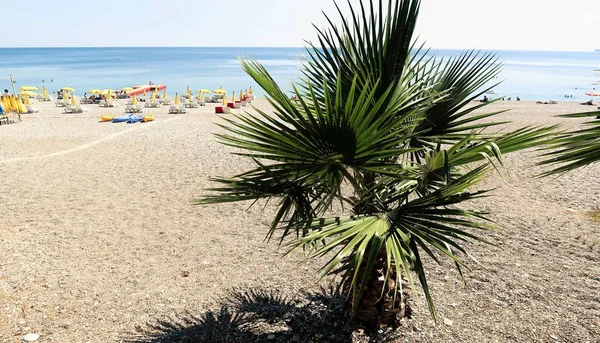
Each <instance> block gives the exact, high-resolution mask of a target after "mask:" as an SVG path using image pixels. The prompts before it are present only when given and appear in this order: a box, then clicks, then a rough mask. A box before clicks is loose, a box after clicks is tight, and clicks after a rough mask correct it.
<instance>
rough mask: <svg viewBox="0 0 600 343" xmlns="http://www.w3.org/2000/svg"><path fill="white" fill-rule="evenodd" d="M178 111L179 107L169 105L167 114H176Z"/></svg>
mask: <svg viewBox="0 0 600 343" xmlns="http://www.w3.org/2000/svg"><path fill="white" fill-rule="evenodd" d="M178 113H179V107H177V106H175V105H171V107H170V108H169V114H178Z"/></svg>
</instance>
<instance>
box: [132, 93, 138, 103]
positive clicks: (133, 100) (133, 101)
mask: <svg viewBox="0 0 600 343" xmlns="http://www.w3.org/2000/svg"><path fill="white" fill-rule="evenodd" d="M131 104H132V105H134V106H135V105H137V104H138V99H137V95H135V94H134V95H133V99H131Z"/></svg>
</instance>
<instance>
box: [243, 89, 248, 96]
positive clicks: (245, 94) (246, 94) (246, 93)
mask: <svg viewBox="0 0 600 343" xmlns="http://www.w3.org/2000/svg"><path fill="white" fill-rule="evenodd" d="M244 97H246V98H247V97H248V88H246V92H245V93H244Z"/></svg>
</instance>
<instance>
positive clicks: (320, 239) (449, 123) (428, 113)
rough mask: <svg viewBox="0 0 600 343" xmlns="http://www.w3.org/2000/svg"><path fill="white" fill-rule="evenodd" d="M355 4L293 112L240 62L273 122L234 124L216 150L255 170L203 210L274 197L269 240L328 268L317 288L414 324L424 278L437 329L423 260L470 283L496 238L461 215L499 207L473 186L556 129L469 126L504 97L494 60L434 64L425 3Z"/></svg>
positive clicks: (372, 321) (327, 42) (250, 64)
mask: <svg viewBox="0 0 600 343" xmlns="http://www.w3.org/2000/svg"><path fill="white" fill-rule="evenodd" d="M365 3H367V7H364V4H365ZM349 5H350V13H351V14H350V15H349V16H347V17H344V16H343V15H342V11H341V10H339V8H338V10H339V13H340V15H341V16H342V21H341V23H342V24H341V26H340V27H338V26H336V25H335V24H334V21H333V20H331V19H330V18H329V17H327V20H328V21H329V23H330V27H329V28H328V29H324V30H320V29H318V41H319V42H318V45H319V46H320V47H316V46H314V45H312V44H311V43H308V47H307V57H306V61H305V64H304V66H303V67H302V72H303V73H304V76H303V77H302V78H300V79H299V80H298V81H297V82H295V83H294V85H293V89H294V92H295V95H296V97H297V102H296V101H293V100H290V99H289V97H288V96H287V95H286V94H285V93H284V92H283V91H282V90H281V89H280V88H279V86H278V85H277V84H276V83H275V81H274V80H273V79H272V77H271V76H270V75H269V73H268V72H267V70H266V69H265V68H264V67H262V66H261V65H260V64H259V63H257V62H254V61H249V60H242V62H241V63H242V66H243V68H244V70H245V71H246V72H247V73H248V74H249V75H250V76H251V77H252V78H253V79H254V80H255V81H256V82H257V83H258V84H259V85H260V86H261V87H262V88H263V89H264V91H265V93H266V94H267V98H268V101H269V102H270V104H271V105H272V106H273V108H274V112H273V113H265V112H263V111H261V110H259V109H256V111H257V112H258V115H249V114H235V115H233V118H231V119H224V120H225V123H224V124H220V126H221V127H222V128H223V129H224V131H225V132H224V133H222V134H218V135H217V137H218V139H219V141H220V142H221V143H222V144H225V145H229V146H232V147H234V148H236V149H237V150H238V151H239V152H236V154H238V155H240V156H243V157H245V158H248V159H251V160H252V161H253V163H254V165H255V167H254V168H252V169H250V170H247V171H245V172H243V173H241V174H238V175H235V176H233V177H229V178H226V177H218V178H213V179H212V180H213V181H215V182H216V183H218V184H220V186H219V187H215V188H212V189H211V190H212V191H213V192H215V194H213V195H210V196H206V197H204V198H202V199H199V200H197V201H195V203H196V204H210V203H222V202H233V201H245V200H251V201H257V200H259V199H272V198H274V199H278V200H279V203H278V210H277V211H276V213H275V216H274V218H273V221H272V223H271V226H270V229H269V231H268V234H267V237H268V238H269V239H271V238H276V239H277V240H278V241H279V242H280V244H285V246H286V247H289V248H290V249H303V250H304V251H305V252H306V254H307V255H308V257H310V258H317V257H318V258H326V261H327V262H325V264H324V265H323V268H322V271H321V277H325V276H330V275H335V276H337V277H336V278H335V280H336V281H337V282H338V290H339V291H340V293H341V294H342V295H343V296H345V297H346V299H347V304H348V308H349V310H350V311H351V313H352V314H353V318H354V319H355V320H356V321H358V322H360V323H362V324H364V325H367V326H381V325H394V324H395V323H397V322H398V320H399V319H401V318H402V317H404V316H410V312H411V311H410V306H409V303H408V301H407V300H408V298H409V295H410V294H411V293H412V292H415V291H416V289H415V286H414V285H415V283H416V282H415V280H414V279H415V278H416V280H417V281H418V284H419V285H420V288H421V289H422V291H423V292H424V294H425V297H426V300H427V303H428V307H429V310H430V312H431V314H432V315H433V316H434V318H435V313H436V311H435V307H434V303H433V300H432V296H431V294H430V290H429V286H428V283H427V277H426V274H425V265H424V260H423V256H424V255H426V256H429V257H430V258H431V259H432V260H434V261H436V262H438V263H440V260H441V258H442V257H443V256H445V257H447V258H449V259H450V260H451V261H453V262H454V264H455V266H456V268H457V270H458V272H459V273H460V275H461V277H462V269H463V267H464V266H465V265H464V263H465V260H464V259H465V258H467V257H468V254H467V250H466V248H467V247H466V246H467V245H468V244H470V243H471V242H474V241H479V242H486V241H485V239H483V238H481V237H480V236H479V235H478V232H480V231H481V230H488V229H490V228H492V227H493V226H492V223H490V221H489V220H487V219H486V217H485V213H481V212H479V211H476V210H470V209H464V208H465V206H466V204H467V203H468V201H470V200H472V199H475V198H479V197H484V196H488V195H489V194H488V192H487V191H486V190H477V189H476V186H477V184H478V183H479V182H480V181H481V180H482V179H483V178H484V177H485V176H486V175H487V173H488V172H489V170H490V168H492V167H493V168H497V167H499V166H502V161H503V158H502V156H503V154H506V153H510V152H514V151H518V150H522V149H527V148H531V147H535V146H539V145H541V144H546V143H548V142H549V141H550V140H551V139H552V138H551V137H552V134H553V129H554V127H540V128H529V127H526V128H522V129H519V130H516V131H510V132H501V131H498V130H491V128H492V127H498V128H499V127H500V126H499V125H502V124H504V123H500V122H494V121H493V120H491V119H492V118H493V116H494V115H496V114H498V113H497V112H490V113H485V114H479V115H475V114H473V112H474V111H475V110H478V109H481V108H482V107H484V106H487V105H488V103H480V104H477V105H475V106H467V105H468V104H469V103H471V101H473V100H474V99H476V98H478V97H480V96H481V95H482V94H484V93H485V92H486V91H487V90H489V89H491V88H492V87H493V86H494V85H493V84H492V81H493V79H494V78H495V76H496V75H497V74H498V72H499V70H500V65H499V63H498V60H497V58H496V57H495V55H494V54H482V53H478V52H473V51H471V52H466V53H464V54H462V55H460V56H459V57H457V58H453V59H450V60H448V61H444V60H440V59H437V58H435V57H431V56H430V54H429V52H428V51H425V50H423V49H421V48H420V47H418V46H417V45H416V44H415V41H414V39H413V32H414V27H415V23H416V20H417V17H418V12H419V6H420V1H418V0H404V1H403V0H389V2H387V5H384V2H383V1H382V0H371V1H370V2H364V1H363V2H361V3H360V8H353V7H352V5H351V4H349ZM490 131H496V132H497V133H491V132H490ZM475 162H477V164H476V165H473V163H475ZM334 205H336V206H334ZM338 205H339V206H338ZM338 209H339V210H338ZM331 211H338V212H337V213H336V214H337V215H335V216H326V213H330V212H331Z"/></svg>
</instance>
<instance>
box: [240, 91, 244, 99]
mask: <svg viewBox="0 0 600 343" xmlns="http://www.w3.org/2000/svg"><path fill="white" fill-rule="evenodd" d="M242 100H244V94H242V91H240V101H242Z"/></svg>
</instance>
